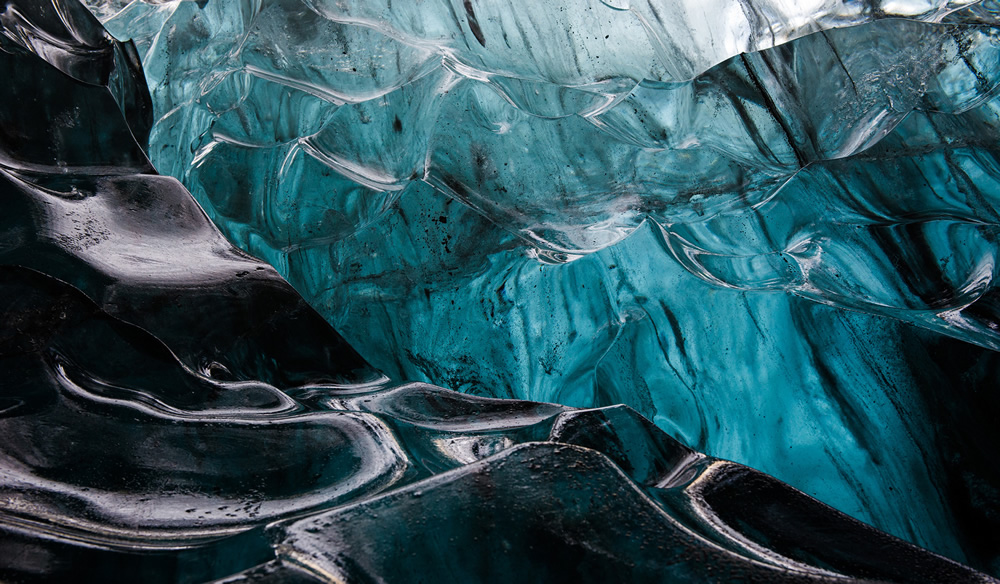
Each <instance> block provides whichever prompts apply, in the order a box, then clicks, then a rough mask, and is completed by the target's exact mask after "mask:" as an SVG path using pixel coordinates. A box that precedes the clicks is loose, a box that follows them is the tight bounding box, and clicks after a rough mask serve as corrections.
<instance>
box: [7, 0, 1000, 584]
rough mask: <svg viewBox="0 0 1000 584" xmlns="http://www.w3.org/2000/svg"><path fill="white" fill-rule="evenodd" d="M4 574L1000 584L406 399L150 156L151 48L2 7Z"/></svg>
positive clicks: (622, 432)
mask: <svg viewBox="0 0 1000 584" xmlns="http://www.w3.org/2000/svg"><path fill="white" fill-rule="evenodd" d="M0 74H2V75H3V77H4V79H6V83H4V84H3V85H0V103H2V104H3V106H2V107H0V116H2V118H0V121H2V123H0V195H2V201H3V204H4V213H3V214H2V216H0V580H2V581H4V582H12V583H20V582H67V581H81V582H107V583H115V582H144V583H152V584H156V583H161V582H163V583H168V582H169V583H175V582H184V583H188V582H205V581H215V582H227V583H232V584H237V583H240V584H242V583H246V584H251V583H268V584H280V583H289V582H297V583H314V584H318V583H323V582H343V583H353V582H358V583H361V582H485V583H489V582H496V583H501V582H513V581H518V582H539V583H542V582H545V583H548V582H556V581H573V582H595V583H597V582H608V581H618V580H621V579H626V580H627V581H630V582H663V581H670V582H726V581H742V582H750V581H759V582H789V583H791V582H830V581H836V582H845V581H880V582H901V583H902V582H949V583H951V582H979V583H984V584H985V583H990V582H994V583H995V582H997V580H995V579H993V578H991V577H990V576H988V575H986V574H983V573H980V572H976V571H975V570H973V569H971V568H968V567H965V566H963V565H961V564H959V563H956V562H954V561H951V560H948V559H945V558H944V557H941V556H938V555H935V554H933V553H931V552H928V551H926V550H923V549H920V548H918V547H915V546H913V545H911V544H909V543H906V542H904V541H902V540H900V539H897V538H895V537H893V536H891V535H888V534H886V533H884V532H881V531H878V530H876V529H874V528H872V527H870V526H868V525H865V524H864V523H861V522H859V521H857V520H855V519H852V518H850V517H848V516H847V515H844V514H843V513H840V512H838V511H836V510H834V509H832V508H830V507H828V506H826V505H824V504H822V503H820V502H819V501H817V500H815V499H813V498H811V497H809V496H807V495H805V494H803V493H802V492H800V491H797V490H795V489H794V488H792V487H790V486H788V485H787V484H785V483H782V482H780V481H778V480H776V479H774V478H772V477H770V476H768V475H766V474H763V473H761V472H759V471H756V470H753V469H750V468H748V467H746V466H743V465H740V464H736V463H733V462H728V461H725V460H720V459H718V458H714V457H710V456H706V455H704V454H701V453H699V452H697V451H695V450H692V449H690V448H688V447H687V446H684V445H683V444H682V443H680V442H678V441H677V440H675V439H673V438H672V437H670V436H669V435H668V434H667V433H665V432H663V431H662V430H661V429H659V428H657V427H656V426H655V425H654V424H653V423H652V422H650V421H649V420H647V419H645V418H643V417H642V416H641V415H640V414H638V413H637V412H636V411H635V410H634V409H632V408H629V407H627V406H624V405H617V406H610V407H603V408H589V409H574V408H570V407H566V406H563V405H556V404H546V403H538V402H531V401H523V400H501V399H493V398H487V397H478V396H472V395H468V394H463V393H459V392H455V391H450V390H447V389H443V388H440V387H435V386H432V385H428V384H425V383H402V382H398V381H391V380H390V379H389V378H387V377H386V376H385V375H383V374H382V373H380V372H379V371H377V370H376V369H375V368H373V367H372V366H371V365H369V364H368V363H367V362H366V361H365V360H364V359H363V358H362V357H361V356H360V355H359V354H358V353H357V352H356V351H355V350H353V349H352V348H351V347H350V346H349V345H348V344H347V343H346V341H345V340H344V338H343V337H341V336H340V335H339V334H338V333H336V332H335V331H334V330H333V329H332V328H331V327H330V326H329V325H328V324H327V323H326V322H325V321H324V320H323V318H322V317H321V316H320V314H319V313H318V312H316V311H315V310H314V309H312V308H311V307H309V306H308V305H307V304H306V303H305V301H304V300H303V299H302V298H301V297H300V296H299V295H298V293H296V292H295V291H294V290H293V289H292V287H291V286H290V285H289V284H288V283H287V282H286V281H285V280H284V279H283V278H282V277H281V276H280V275H278V273H277V272H276V270H275V269H274V268H272V267H271V266H269V265H267V264H265V263H263V262H261V261H259V260H257V259H255V258H253V257H251V256H249V255H247V254H246V253H244V252H243V251H240V250H239V249H237V248H235V247H234V246H233V245H232V244H230V243H229V242H227V241H226V240H225V239H224V237H223V235H222V233H220V231H219V230H218V229H217V228H216V227H215V226H214V225H213V224H212V223H211V222H210V221H209V219H208V217H207V216H206V215H205V213H204V212H203V211H202V210H201V208H200V207H199V206H198V204H197V203H196V202H195V200H194V198H193V197H192V196H191V194H190V193H189V192H188V191H187V190H186V189H185V188H184V187H183V186H182V185H181V184H180V183H179V182H178V181H177V180H176V179H174V178H170V177H165V176H161V175H159V174H157V173H156V172H155V171H154V169H153V167H152V166H151V165H150V163H149V161H148V159H147V158H146V155H145V151H146V149H147V144H146V137H147V135H148V132H149V130H150V125H151V121H152V117H151V115H150V114H151V112H152V111H153V108H151V105H152V104H151V101H150V97H149V94H148V93H147V91H146V87H145V84H144V78H143V72H142V69H141V68H140V65H139V61H138V59H137V58H136V48H135V46H134V45H132V44H131V43H124V42H119V41H116V40H114V39H112V38H111V37H110V36H109V35H107V34H106V33H105V31H104V30H103V29H101V27H100V25H99V23H98V21H96V20H95V19H94V18H93V17H92V16H91V15H90V13H88V12H87V11H86V10H85V9H84V7H83V6H82V5H80V4H77V3H75V2H72V1H70V0H51V2H27V1H26V2H23V3H16V2H8V3H7V4H6V5H5V7H4V10H3V11H2V12H0Z"/></svg>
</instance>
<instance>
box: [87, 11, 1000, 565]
mask: <svg viewBox="0 0 1000 584" xmlns="http://www.w3.org/2000/svg"><path fill="white" fill-rule="evenodd" d="M88 5H89V6H90V8H91V10H93V11H94V12H95V14H97V15H98V16H99V17H100V19H101V20H102V22H103V23H104V25H105V26H106V27H108V30H110V31H111V32H112V33H113V34H115V35H116V36H118V37H119V38H121V39H134V42H135V43H136V47H137V52H138V54H139V55H140V58H141V60H142V62H143V65H144V69H145V74H146V77H147V80H148V82H149V86H150V91H151V95H152V102H153V109H154V111H155V115H154V118H155V120H156V121H155V123H154V124H153V127H152V131H151V138H150V158H151V160H152V161H153V163H154V164H155V165H156V167H157V168H158V169H159V170H160V171H161V172H164V173H166V174H169V175H172V176H175V177H177V178H179V179H180V180H182V181H183V182H184V184H185V185H186V186H187V187H188V188H189V189H190V190H191V192H192V193H193V194H194V196H195V198H196V199H197V200H198V201H199V202H200V203H201V204H202V206H203V207H204V208H205V210H206V211H207V213H208V214H209V216H210V217H211V218H212V220H213V221H214V222H216V223H217V224H218V225H219V227H220V228H221V230H222V231H223V233H224V234H225V235H226V236H227V237H228V238H229V239H230V240H231V241H233V242H235V243H236V244H237V245H238V246H239V247H241V248H242V249H244V250H247V251H249V252H250V253H252V254H254V255H256V256H258V257H261V258H263V259H265V260H266V261H268V262H269V263H270V264H272V265H274V266H275V267H276V268H277V269H278V271H279V272H280V273H281V274H282V275H283V276H285V277H286V278H288V279H289V281H290V282H291V283H292V284H293V285H294V286H295V287H296V288H297V289H298V290H299V291H301V292H302V294H303V295H304V296H305V297H306V299H307V300H308V301H309V302H310V304H311V305H313V306H314V307H316V308H317V309H318V310H319V311H320V312H321V313H322V314H323V315H324V316H325V317H326V319H327V320H328V321H329V322H331V323H332V324H333V325H334V326H335V328H337V330H339V331H340V332H341V333H342V334H344V335H345V337H346V339H347V340H348V341H349V342H350V343H351V345H352V346H354V347H355V348H357V349H358V350H359V351H360V352H361V353H362V354H364V355H365V356H366V358H367V359H369V360H370V361H371V362H372V363H373V364H375V365H376V366H377V367H378V368H379V369H380V370H383V371H385V372H386V373H387V374H388V375H389V376H390V377H391V378H394V379H419V380H422V381H427V382H432V383H436V384H439V385H443V386H446V387H450V388H454V389H459V390H462V391H465V392H468V393H473V394H479V395H485V396H491V397H513V398H521V399H530V400H539V401H547V402H558V403H562V404H566V405H571V406H576V407H602V406H608V405H612V404H617V403H626V404H629V405H630V406H631V407H633V408H635V409H636V410H637V411H639V412H640V413H642V414H643V415H645V416H647V417H649V418H650V419H652V420H654V421H655V422H656V423H657V424H658V425H659V426H660V427H661V428H662V429H664V430H666V431H668V432H669V433H671V434H672V435H674V436H676V437H678V438H679V439H681V440H682V441H684V442H686V443H687V444H689V445H691V446H693V447H695V448H697V449H699V450H701V451H704V452H707V453H709V454H711V455H715V456H720V457H724V458H729V459H732V460H737V461H740V462H742V463H746V464H749V465H751V466H753V467H754V468H758V469H761V470H764V471H766V472H769V473H771V474H773V475H775V476H777V477H778V478H780V479H782V480H785V481H788V482H789V483H791V484H792V485H794V486H796V487H798V488H800V489H803V490H804V491H805V492H807V493H809V494H810V495H813V496H816V497H818V498H819V499H820V500H822V501H824V502H827V503H829V504H831V505H833V506H835V507H837V508H838V509H840V510H842V511H845V512H847V513H849V514H851V515H853V516H855V517H858V518H860V519H862V520H864V521H867V522H870V523H872V524H873V525H875V526H877V527H879V528H881V529H885V530H887V531H889V532H890V533H893V534H895V535H897V536H899V537H902V538H904V539H907V540H909V541H911V542H914V543H917V544H920V545H923V546H926V547H929V548H931V549H933V550H936V551H938V552H940V553H943V554H945V555H948V556H949V557H953V558H956V559H958V560H960V561H967V562H971V563H973V564H974V565H977V566H980V567H984V568H985V569H988V570H990V571H992V572H994V573H1000V564H997V561H998V560H997V558H998V557H1000V554H998V552H1000V539H998V538H997V536H996V535H994V534H995V533H997V529H998V528H1000V525H998V520H996V519H995V518H996V517H997V515H996V512H995V510H996V509H997V508H998V505H1000V499H998V496H997V494H996V493H998V492H1000V491H998V489H1000V475H998V473H997V470H996V465H995V461H994V457H993V454H992V452H991V451H992V447H991V446H989V445H990V444H994V443H996V440H997V439H998V438H1000V436H997V433H996V432H995V431H994V430H993V429H992V427H993V423H992V420H993V419H994V418H995V416H996V415H997V414H998V413H1000V408H998V402H997V398H995V397H994V396H993V395H992V394H993V393H994V392H995V389H996V382H995V379H996V378H997V372H998V369H997V368H998V365H1000V362H998V360H997V357H996V353H995V352H994V351H995V350H996V349H998V348H1000V332H998V331H1000V312H998V308H997V307H998V306H1000V304H998V301H997V292H996V291H995V288H994V286H993V280H994V274H995V272H996V253H995V250H996V248H997V233H998V230H997V227H998V225H997V223H998V221H997V210H996V209H997V205H996V204H995V202H994V199H995V197H996V196H997V193H1000V188H998V185H997V184H996V181H997V176H998V175H997V170H996V169H997V161H996V144H997V139H996V135H995V132H996V131H997V128H998V127H1000V126H998V124H1000V122H998V120H997V116H996V111H997V110H996V108H997V103H1000V102H998V101H997V100H996V95H997V88H998V87H1000V52H998V36H997V30H998V29H997V28H996V26H997V24H998V19H997V15H998V13H997V11H996V6H995V3H993V2H976V1H965V2H933V1H926V0H923V1H896V2H853V1H850V2H840V1H837V2H835V1H822V0H820V1H815V2H796V3H792V2H782V1H778V0H769V1H768V0H759V1H754V2H747V1H737V0H716V1H712V2H693V1H684V0H671V1H668V0H656V1H643V2H633V1H629V0H608V1H599V0H563V1H561V2H559V3H556V4H551V3H542V4H528V3H525V4H523V5H519V6H517V8H516V9H513V8H512V7H511V5H510V4H509V3H505V2H495V1H488V0H468V1H463V2H458V1H457V0H434V1H424V2H416V3H412V2H395V3H392V2H390V1H387V0H351V1H336V2H335V1H325V0H267V1H264V0H254V1H251V0H247V1H244V2H230V3H224V2H211V1H210V2H200V3H198V2H180V1H173V2H155V3H149V2H142V1H133V2H124V1H98V0H91V1H90V2H88Z"/></svg>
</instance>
